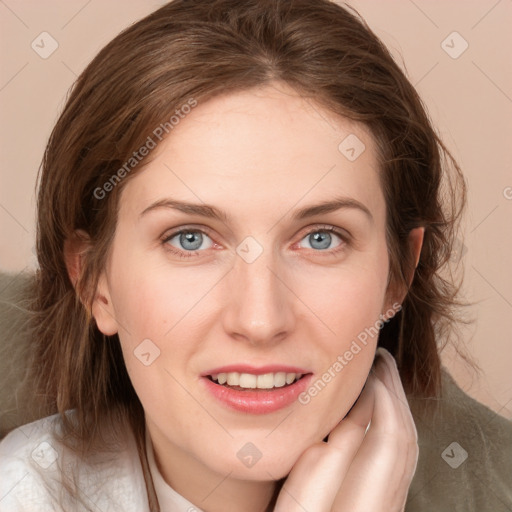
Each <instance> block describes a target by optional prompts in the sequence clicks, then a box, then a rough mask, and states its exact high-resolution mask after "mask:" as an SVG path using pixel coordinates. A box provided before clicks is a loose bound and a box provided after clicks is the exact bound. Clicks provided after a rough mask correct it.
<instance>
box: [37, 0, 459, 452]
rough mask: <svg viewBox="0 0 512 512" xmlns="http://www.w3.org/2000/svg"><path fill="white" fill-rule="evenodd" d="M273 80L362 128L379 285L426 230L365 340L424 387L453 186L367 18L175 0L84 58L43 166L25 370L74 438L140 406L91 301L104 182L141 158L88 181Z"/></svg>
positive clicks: (445, 299)
mask: <svg viewBox="0 0 512 512" xmlns="http://www.w3.org/2000/svg"><path fill="white" fill-rule="evenodd" d="M274 80H276V81H282V82H285V83H287V84H288V85H290V86H291V87H293V88H294V89H295V90H296V91H297V92H299V93H300V94H301V95H303V96H304V97H307V98H310V99H311V100H312V101H313V102H315V103H316V104H318V105H320V106H322V107H324V108H325V109H327V110H328V111H330V112H332V113H334V114H339V115H341V116H345V117H347V118H350V119H352V120H355V121H359V122H361V123H363V124H364V125H366V126H367V127H369V129H370V131H371V133H372V134H373V136H374V138H375V140H376V142H377V146H378V150H379V159H380V167H381V183H382V188H383V191H384V194H385V198H386V202H387V243H388V248H389V254H390V261H391V263H390V269H389V272H390V275H389V277H390V283H391V286H397V287H400V286H405V287H406V288H407V279H406V276H408V275H410V274H411V272H412V271H413V270H414V263H415V262H414V261H412V255H411V254H410V252H409V249H408V245H407V242H408V239H407V237H408V234H409V232H410V230H411V229H413V228H415V227H418V226H423V227H425V235H424V243H423V247H422V250H421V257H420V260H419V264H418V266H417V268H416V273H415V277H414V280H413V282H412V285H411V286H410V287H409V289H408V293H407V296H406V298H405V300H404V302H403V305H402V306H403V308H402V310H401V311H400V312H399V313H398V314H397V315H396V316H395V317H394V318H392V319H391V320H390V321H389V322H387V323H386V325H385V326H384V327H383V328H382V330H381V332H380V336H379V345H380V346H384V347H386V348H387V349H388V350H389V351H390V352H391V353H392V354H393V355H394V356H395V358H396V359H397V363H398V367H399V369H400V374H401V376H402V380H403V383H404V387H405V389H406V392H408V393H409V394H410V395H414V396H420V397H436V396H438V395H439V391H440V359H439V347H440V345H441V344H443V343H446V342H447V341H448V339H449V338H450V335H451V333H453V332H455V324H456V321H457V320H458V319H457V317H456V315H455V312H456V310H457V307H458V306H461V305H462V304H463V303H462V302H460V301H459V300H458V299H457V295H458V291H459V288H460V284H459V285H457V284H456V282H455V279H454V277H453V276H452V275H450V276H449V277H446V276H444V277H443V275H442V271H443V269H444V268H448V265H447V264H448V263H449V259H450V255H451V253H452V248H453V244H454V243H455V241H456V238H455V237H456V232H457V226H458V223H459V220H460V216H461V213H462V211H463V208H464V206H465V201H466V186H465V182H464V178H463V175H462V172H461V170H460V168H459V167H458V165H457V163H456V162H455V160H454V159H453V157H452V156H451V155H450V153H449V151H448V150H447V149H446V148H445V146H444V145H443V143H442V141H441V140H440V139H439V137H438V135H437V134H436V132H435V131H434V129H433V128H432V126H431V122H430V120H429V117H428V115H427V113H426V110H425V108H424V106H423V104H422V101H421V99H420V98H419V96H418V94H417V92H416V91H415V89H414V87H413V86H412V85H411V83H410V82H409V81H408V79H407V78H406V76H405V74H404V73H403V72H402V71H401V69H400V68H399V66H398V65H397V64H396V63H395V61H394V60H393V58H392V56H391V55H390V53H389V51H388V50H387V49H386V47H385V46H384V45H383V43H382V42H381V41H380V40H379V39H378V38H377V36H376V35H375V34H374V33H373V32H372V31H371V30H370V28H369V27H368V26H367V25H366V23H365V22H364V21H363V20H361V19H359V17H358V16H356V15H355V14H352V13H351V12H350V11H349V10H348V9H344V8H342V7H341V6H340V5H338V4H336V3H334V2H331V1H328V0H244V1H240V0H213V1H212V0H174V1H173V2H171V3H169V4H167V5H165V6H163V7H162V8H160V9H159V10H157V11H156V12H154V13H152V14H150V15H149V16H147V17H146V18H144V19H143V20H141V21H139V22H138V23H135V24H134V25H132V26H130V27H129V28H127V29H126V30H124V31H123V32H122V33H121V34H119V35H118V36H117V37H116V38H115V39H114V40H113V41H111V42H110V43H109V44H108V45H107V46H106V47H105V48H104V49H102V50H101V51H100V53H99V54H98V55H97V56H96V57H95V58H94V60H93V61H92V62H91V63H90V64H89V65H88V66H87V68H86V69H85V71H84V72H83V73H82V74H81V75H80V77H79V78H78V79H77V81H76V83H75V84H74V87H73V88H72V91H71V94H70V96H69V98H68V101H67V103H66V106H65V108H64V111H63V112H62V115H61V116H60V118H59V120H58V122H57V124H56V126H55V128H54V130H53V132H52V134H51V137H50V140H49V142H48V146H47V149H46V152H45V155H44V160H43V163H42V169H41V174H40V183H39V196H38V223H37V256H38V260H39V265H40V270H39V271H38V273H37V290H36V300H35V301H34V304H33V311H34V319H33V320H34V321H33V326H34V334H33V343H34V349H35V356H34V362H35V364H34V374H35V376H36V380H37V382H38V389H39V390H40V394H41V395H42V396H44V398H45V402H46V403H47V404H48V405H49V408H50V410H52V411H60V412H61V413H62V412H64V411H65V410H68V409H76V411H77V422H76V424H74V425H71V424H67V429H68V431H69V432H71V433H73V434H74V435H75V436H76V437H77V438H78V439H80V440H82V441H83V443H84V445H88V444H89V443H90V442H91V440H92V438H93V434H92V433H95V432H97V427H98V425H102V424H108V422H109V419H113V418H115V419H123V418H124V420H125V422H126V421H129V422H130V423H131V425H132V427H133V428H134V429H135V430H136V432H138V434H137V435H138V436H139V437H140V432H141V430H140V429H141V424H142V419H143V410H142V406H141V404H140V402H139V400H138V398H137V396H136V394H135V391H134V389H133V387H132V385H131V383H130V379H129V377H128V374H127V371H126V368H125V365H124V361H123V357H122V354H121V350H120V346H119V340H118V338H117V335H115V336H112V337H106V336H104V335H103V334H102V333H101V332H100V331H99V330H98V329H97V327H96V326H95V324H94V320H93V318H92V317H91V312H90V310H91V303H92V299H93V296H94V291H95V289H96V285H97V282H98V277H99V274H100V272H101V270H102V268H103V267H104V264H105V261H106V257H107V254H108V251H109V248H110V244H111V241H112V238H113V235H114V232H115V228H116V215H117V208H118V200H119V194H120V192H121V190H122V189H123V187H124V186H125V185H126V183H127V182H128V181H129V180H130V178H131V177H132V176H134V175H135V173H136V172H139V171H140V169H141V168H143V167H144V165H145V164H146V163H147V162H148V161H149V159H150V156H148V157H146V158H145V159H144V160H143V161H141V163H140V164H138V165H137V166H136V168H134V169H133V170H131V169H130V170H129V171H127V172H125V173H122V174H123V176H122V179H119V180H117V179H116V180H115V186H112V187H109V193H108V194H104V197H100V198H99V197H98V196H99V195H103V194H98V193H97V191H98V189H102V190H105V189H104V188H102V187H104V184H105V183H106V182H108V181H109V180H112V177H113V176H114V175H116V173H118V172H119V169H121V168H123V166H125V164H126V162H127V161H129V159H130V158H131V157H132V155H133V153H134V152H136V151H137V150H138V149H139V148H140V147H142V146H143V145H144V144H145V142H146V141H147V138H148V136H151V134H152V133H154V130H155V128H156V127H158V126H159V125H161V123H163V122H164V121H166V120H168V119H169V118H170V117H171V116H172V115H173V113H174V112H175V111H176V109H178V110H179V109H180V108H181V107H182V106H183V105H185V104H187V103H190V100H191V99H193V100H195V101H197V102H199V103H201V102H205V101H207V100H208V99H209V98H212V97H214V96H216V95H220V94H228V93H230V92H232V91H240V90H244V89H248V88H252V87H254V86H259V85H264V84H268V83H270V82H271V81H274ZM171 136H172V133H171ZM125 170H126V167H125ZM117 176H118V177H119V173H118V174H117ZM95 191H96V193H95ZM78 229H81V230H84V231H85V232H87V233H88V234H89V236H90V239H91V249H90V250H87V251H85V252H84V254H83V255H82V260H83V273H82V274H81V276H80V278H79V280H78V282H77V286H76V289H75V288H74V286H73V284H72V283H71V280H70V278H69V276H68V273H67V270H66V265H65V261H64V255H63V246H64V241H65V240H66V239H72V238H73V233H74V232H75V230H78Z"/></svg>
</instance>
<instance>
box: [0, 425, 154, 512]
mask: <svg viewBox="0 0 512 512" xmlns="http://www.w3.org/2000/svg"><path fill="white" fill-rule="evenodd" d="M60 431H61V418H60V415H54V416H49V417H47V418H43V419H41V420H38V421H35V422H33V423H30V424H27V425H23V426H21V427H19V428H17V429H15V430H13V431H12V432H11V433H9V434H8V435H7V436H6V437H5V438H4V439H3V440H2V442H0V496H2V510H4V508H3V507H5V510H6V511H12V512H14V511H16V512H18V511H30V512H40V511H41V512H42V511H47V510H54V511H63V510H77V511H78V510H79V511H87V510H98V507H99V509H100V510H104V511H112V512H114V511H123V512H128V511H133V512H135V511H137V512H139V511H145V510H147V494H146V488H145V483H144V478H143V475H142V471H141V467H140V462H139V459H138V454H137V452H136V449H135V444H134V442H131V440H130V439H127V440H126V442H125V443H124V445H123V446H122V448H121V450H116V451H115V453H107V452H105V453H96V454H94V455H91V456H90V457H89V458H88V459H86V460H84V459H82V458H80V457H79V456H78V454H76V453H74V452H73V451H72V450H70V449H69V448H67V447H66V446H65V445H63V444H62V443H61V442H60V441H59V438H58V434H59V433H60Z"/></svg>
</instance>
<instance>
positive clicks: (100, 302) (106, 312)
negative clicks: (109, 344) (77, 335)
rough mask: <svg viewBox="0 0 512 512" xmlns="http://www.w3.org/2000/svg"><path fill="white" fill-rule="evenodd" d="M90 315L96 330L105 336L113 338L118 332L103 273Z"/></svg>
mask: <svg viewBox="0 0 512 512" xmlns="http://www.w3.org/2000/svg"><path fill="white" fill-rule="evenodd" d="M92 315H93V317H94V320H95V321H96V325H97V326H98V329H99V330H100V331H101V332H102V333H103V334H105V335H106V336H113V335H114V334H116V333H117V332H118V330H119V329H118V325H117V321H116V318H115V315H114V309H113V306H112V300H111V298H110V293H109V289H108V283H107V279H106V277H105V274H104V273H102V274H101V276H100V279H99V281H98V287H97V289H96V294H95V296H94V300H93V303H92Z"/></svg>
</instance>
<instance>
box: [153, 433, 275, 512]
mask: <svg viewBox="0 0 512 512" xmlns="http://www.w3.org/2000/svg"><path fill="white" fill-rule="evenodd" d="M149 431H150V438H151V443H152V446H153V455H154V458H155V463H156V465H157V467H158V470H159V471H160V474H161V475H162V477H163V479H164V480H165V482H166V483H167V484H168V485H169V486H170V487H172V488H173V489H174V490H175V491H176V492H177V493H179V494H181V495H182V496H183V497H184V498H185V499H187V500H188V501H190V502H191V503H192V504H193V505H196V506H197V507H199V508H201V509H202V510H204V511H207V512H239V511H240V510H243V511H244V512H245V511H246V512H271V511H272V510H273V508H274V505H275V500H276V498H277V493H278V491H279V489H280V487H281V482H279V483H277V484H276V482H275V481H273V480H270V481H253V480H240V479H237V478H233V477H231V476H230V474H231V473H230V472H228V473H227V474H222V473H218V472H216V471H214V470H212V469H211V468H208V467H207V466H205V465H204V464H203V463H202V462H201V461H199V460H198V459H197V458H195V457H194V456H193V455H192V454H190V453H188V452H186V451H184V450H182V449H181V448H180V447H178V446H176V445H175V444H172V443H169V442H168V440H167V439H165V438H164V437H163V436H162V435H161V434H160V432H159V431H158V429H156V428H151V427H149Z"/></svg>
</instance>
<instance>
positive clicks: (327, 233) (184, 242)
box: [162, 226, 349, 258]
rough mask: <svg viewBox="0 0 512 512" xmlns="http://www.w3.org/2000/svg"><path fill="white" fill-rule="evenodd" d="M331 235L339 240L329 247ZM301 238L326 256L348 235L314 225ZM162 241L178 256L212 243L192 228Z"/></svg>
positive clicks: (345, 241)
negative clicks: (313, 227)
mask: <svg viewBox="0 0 512 512" xmlns="http://www.w3.org/2000/svg"><path fill="white" fill-rule="evenodd" d="M333 235H334V237H335V238H336V237H337V238H339V239H340V240H341V242H340V243H338V245H337V246H336V247H334V248H331V249H329V247H330V245H331V244H332V243H333ZM174 239H176V242H174V243H171V242H172V241H173V240H174ZM207 240H209V241H210V243H209V245H207V246H206V247H204V246H203V243H204V242H205V241H207ZM303 240H307V242H308V244H309V247H306V248H307V249H311V250H313V251H314V252H317V253H319V254H322V255H326V256H328V255H333V254H335V253H338V252H339V251H342V250H343V249H345V247H346V246H347V245H348V244H349V239H348V235H346V234H344V233H342V232H341V231H339V230H337V229H336V228H334V227H333V226H322V227H320V228H319V227H316V228H315V229H313V230H311V231H309V233H307V234H306V235H305V236H304V237H303V238H302V239H301V242H302V241H303ZM162 243H163V244H164V246H165V248H166V250H168V251H170V252H171V253H173V254H175V255H177V256H179V257H180V258H191V257H194V256H200V255H201V254H200V253H201V252H202V251H203V250H205V249H211V248H212V247H213V245H214V244H213V242H212V239H211V238H210V236H209V235H208V234H207V233H205V232H204V231H202V230H200V229H192V228H190V229H181V230H179V231H175V232H174V233H171V234H170V235H167V236H165V237H164V238H163V239H162Z"/></svg>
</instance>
